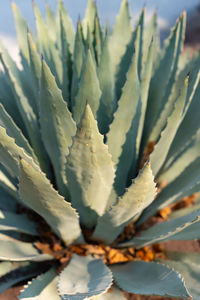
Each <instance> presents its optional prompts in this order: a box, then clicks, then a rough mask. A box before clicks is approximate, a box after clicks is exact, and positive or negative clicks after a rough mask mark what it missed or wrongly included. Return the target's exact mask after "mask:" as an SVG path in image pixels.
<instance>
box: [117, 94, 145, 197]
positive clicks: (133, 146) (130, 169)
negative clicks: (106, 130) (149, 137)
mask: <svg viewBox="0 0 200 300" xmlns="http://www.w3.org/2000/svg"><path fill="white" fill-rule="evenodd" d="M141 104H142V103H141V99H139V102H138V105H137V110H136V114H135V116H134V119H133V121H132V124H131V127H130V129H129V131H128V132H127V134H126V141H125V143H124V144H123V146H122V153H121V155H120V158H119V163H118V165H117V171H116V177H115V183H114V188H115V191H116V192H117V194H118V196H122V195H123V194H124V192H125V188H126V187H127V185H130V184H131V182H132V179H133V178H135V177H136V176H137V171H138V165H137V164H138V161H137V157H136V154H137V143H136V142H137V133H138V126H139V120H140V116H141Z"/></svg>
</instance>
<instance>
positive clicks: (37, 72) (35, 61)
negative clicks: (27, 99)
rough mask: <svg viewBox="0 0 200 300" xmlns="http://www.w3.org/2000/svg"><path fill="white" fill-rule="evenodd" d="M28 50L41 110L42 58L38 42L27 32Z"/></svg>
mask: <svg viewBox="0 0 200 300" xmlns="http://www.w3.org/2000/svg"><path fill="white" fill-rule="evenodd" d="M27 41H28V51H29V58H30V67H31V72H32V75H33V80H34V81H35V87H36V93H37V99H36V100H37V107H38V111H39V82H40V77H41V59H40V56H39V53H38V51H37V47H36V44H35V43H34V41H33V39H32V36H31V34H30V33H28V34H27Z"/></svg>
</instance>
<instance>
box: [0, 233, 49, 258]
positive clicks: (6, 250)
mask: <svg viewBox="0 0 200 300" xmlns="http://www.w3.org/2000/svg"><path fill="white" fill-rule="evenodd" d="M0 241H1V248H0V259H1V260H5V261H7V260H8V261H9V260H11V261H45V260H51V259H53V257H52V256H51V255H49V254H40V253H39V251H38V250H37V249H36V248H35V247H34V245H33V244H31V243H25V242H21V241H18V240H15V239H13V238H10V237H8V236H7V235H4V234H2V233H1V234H0Z"/></svg>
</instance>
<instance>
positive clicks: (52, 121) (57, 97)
mask: <svg viewBox="0 0 200 300" xmlns="http://www.w3.org/2000/svg"><path fill="white" fill-rule="evenodd" d="M40 86H41V91H40V125H41V134H42V137H43V141H44V145H45V147H46V150H47V152H48V154H49V157H50V159H51V161H52V164H53V167H54V170H55V173H56V180H57V184H58V187H59V190H60V192H61V194H62V195H64V196H68V190H67V181H66V176H65V163H66V156H67V154H68V153H69V150H68V148H69V146H71V143H72V136H73V135H74V134H75V132H76V124H75V122H74V121H73V119H72V117H71V113H70V112H69V110H68V108H67V104H66V102H65V101H64V100H63V98H62V93H61V91H60V90H59V89H58V87H57V85H56V81H55V78H54V77H53V75H52V73H51V71H50V69H49V67H48V66H47V64H46V63H45V61H44V60H43V61H42V76H41V83H40Z"/></svg>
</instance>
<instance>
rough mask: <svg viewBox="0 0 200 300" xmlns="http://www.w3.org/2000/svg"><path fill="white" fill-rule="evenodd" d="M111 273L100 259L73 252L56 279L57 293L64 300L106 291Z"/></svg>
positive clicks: (110, 283) (82, 299) (83, 297)
mask: <svg viewBox="0 0 200 300" xmlns="http://www.w3.org/2000/svg"><path fill="white" fill-rule="evenodd" d="M111 285H112V273H111V271H110V270H109V268H108V267H107V266H106V265H105V264H104V263H103V261H102V260H101V259H95V258H93V257H92V256H85V257H81V256H78V255H76V254H73V255H72V257H71V261H70V262H69V264H68V266H67V267H66V268H65V269H64V270H63V271H62V272H61V274H60V276H59V281H58V291H59V295H60V296H62V298H63V299H65V300H77V299H78V300H84V299H87V298H90V297H92V296H97V295H99V294H102V293H104V292H106V291H107V290H108V289H109V288H110V287H111Z"/></svg>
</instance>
